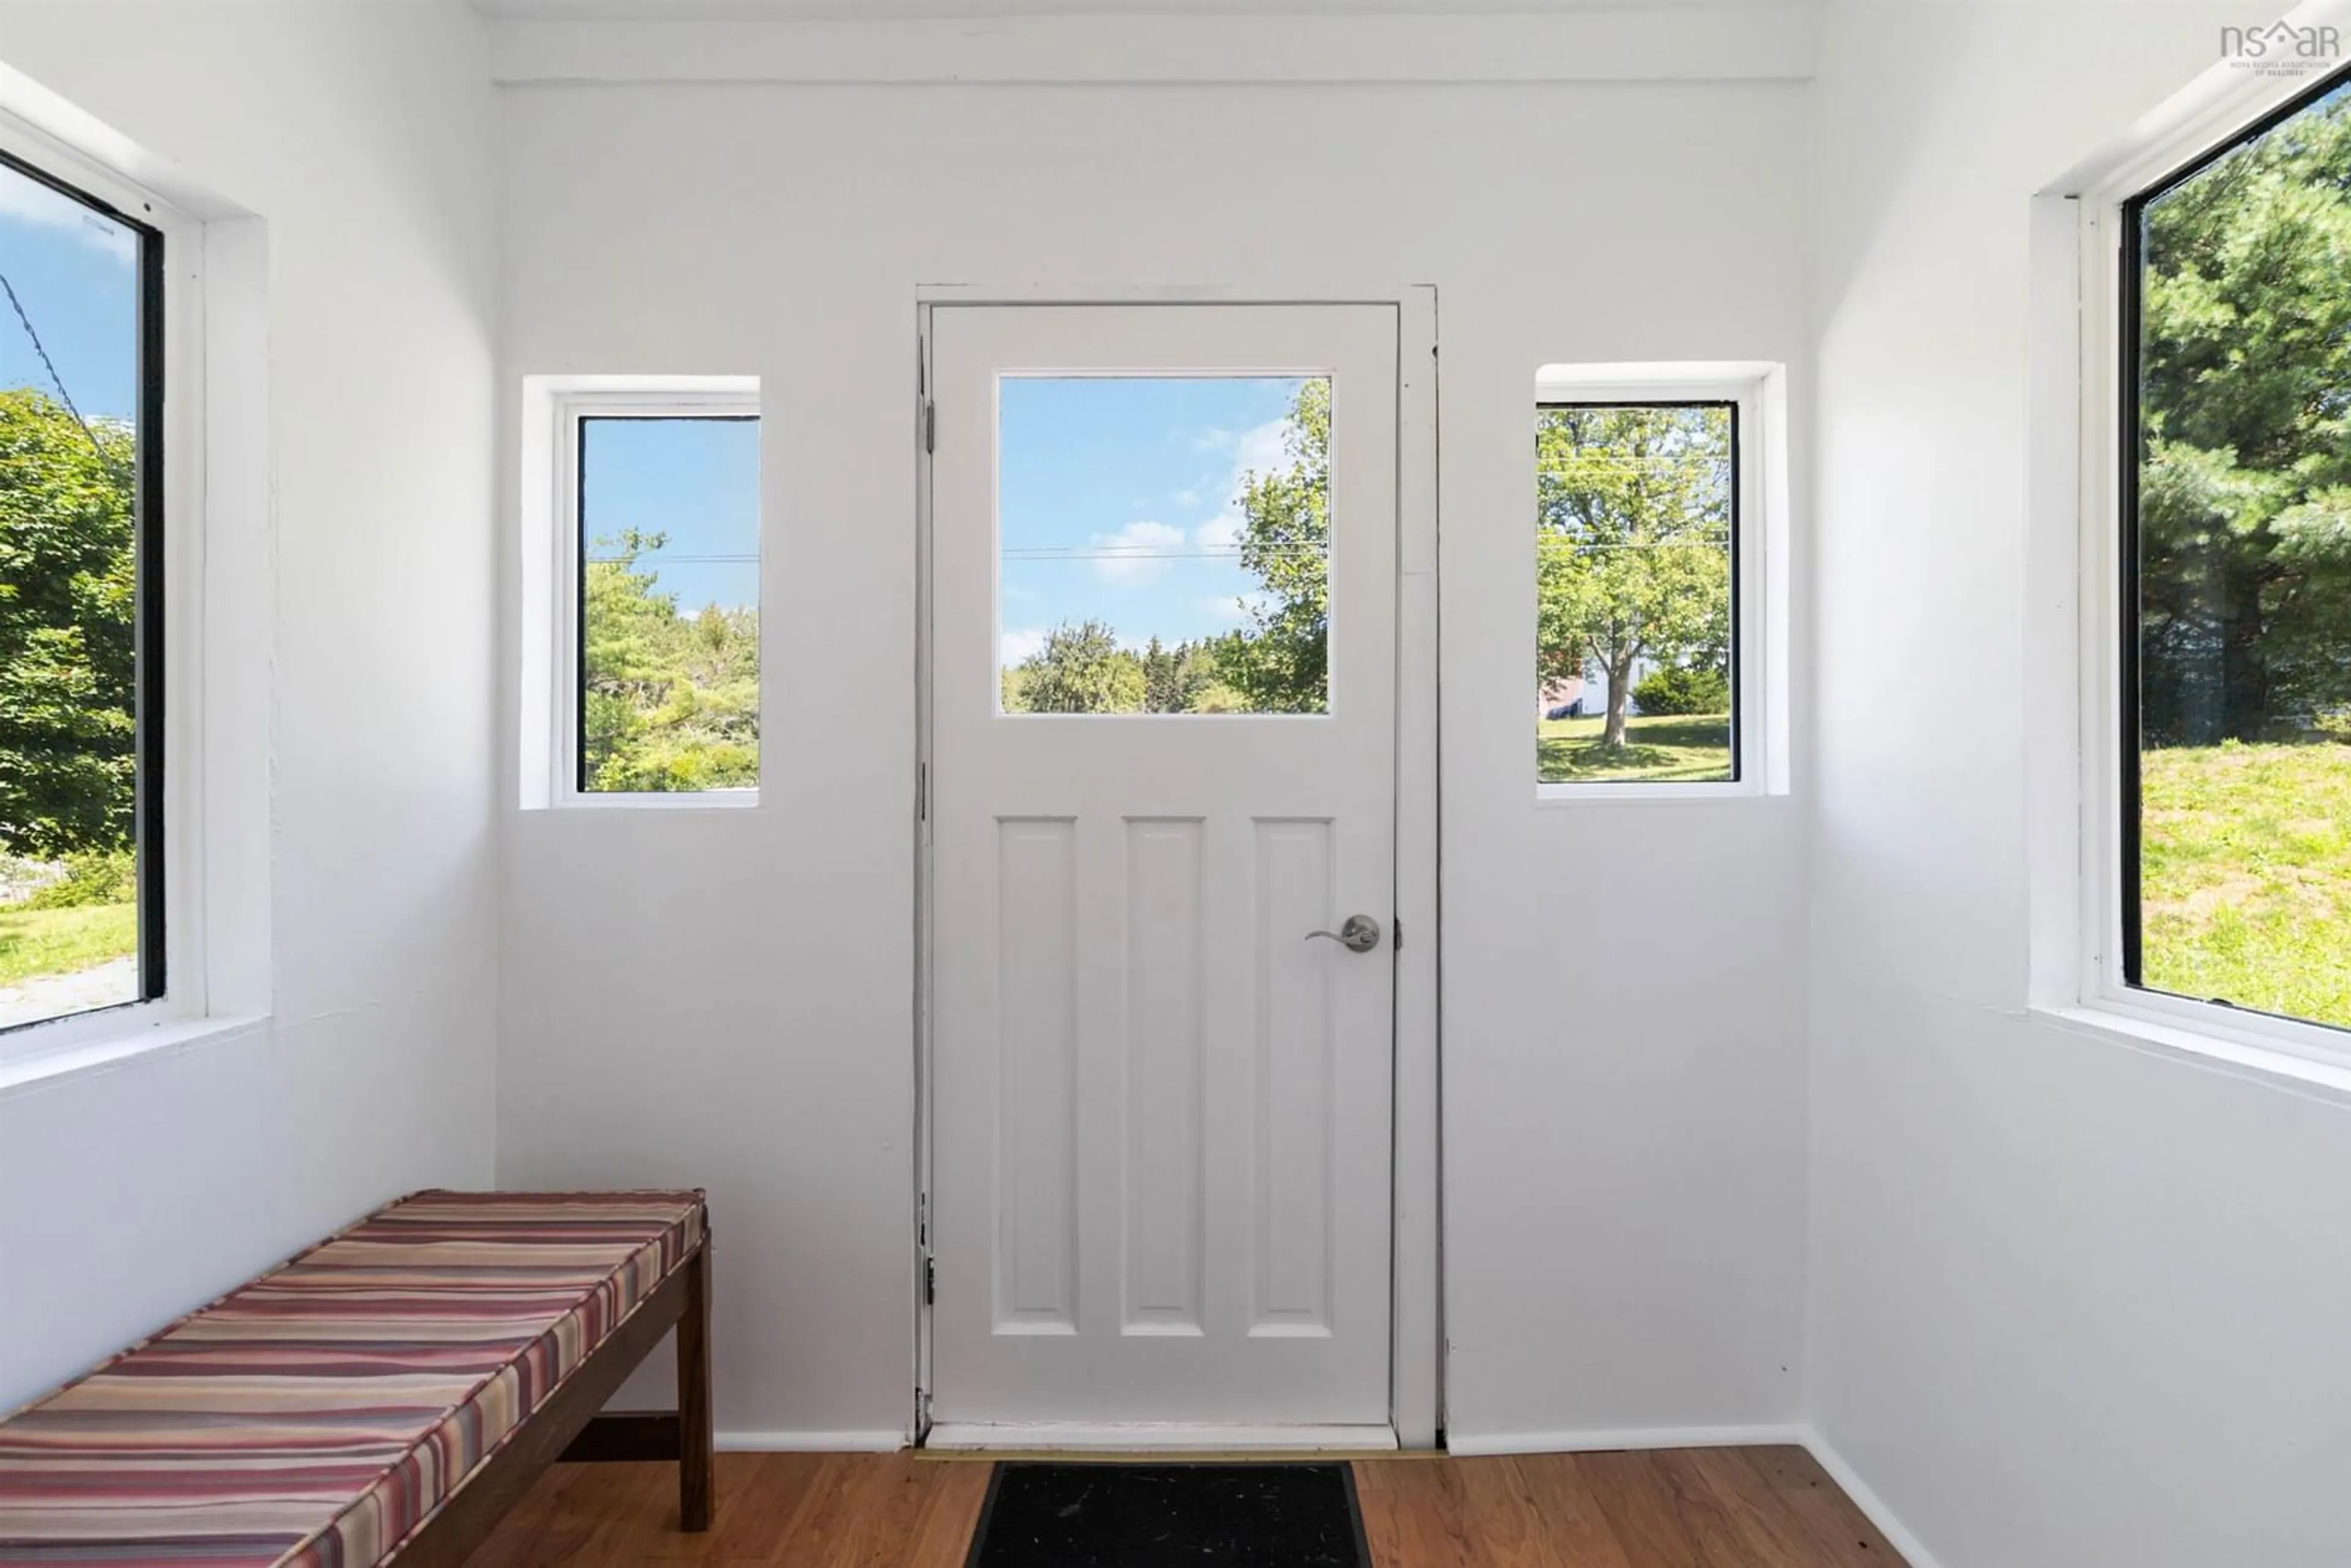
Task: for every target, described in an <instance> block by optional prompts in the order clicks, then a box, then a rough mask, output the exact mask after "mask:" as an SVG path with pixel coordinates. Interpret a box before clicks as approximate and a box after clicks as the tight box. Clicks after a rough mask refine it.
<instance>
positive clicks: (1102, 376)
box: [928, 305, 1397, 1444]
mask: <svg viewBox="0 0 2351 1568" xmlns="http://www.w3.org/2000/svg"><path fill="white" fill-rule="evenodd" d="M1396 334H1397V319H1396V312H1395V308H1393V307H1386V306H1354V305H1343V306H1342V305H1302V306H1301V305H1278V306H1277V305H1264V306H1221V305H1165V306H1158V305H1154V306H1082V307H1081V306H987V307H981V306H939V307H936V308H934V310H933V313H932V334H931V381H930V386H931V395H932V397H933V398H934V400H935V426H934V431H935V436H934V440H935V452H934V456H933V459H932V463H933V467H932V506H931V518H932V522H931V539H930V560H931V575H930V584H929V589H930V636H929V643H928V646H929V649H930V655H929V671H930V727H931V753H930V762H931V784H930V800H931V806H930V811H931V821H930V841H929V853H930V861H929V866H930V877H931V883H930V885H931V898H930V904H929V909H930V924H929V929H928V951H929V953H930V955H931V961H930V962H931V990H930V998H929V1009H930V1011H929V1018H930V1028H931V1039H932V1042H933V1044H932V1058H931V1061H932V1068H931V1072H932V1077H931V1104H932V1107H933V1110H932V1153H931V1181H930V1192H931V1204H932V1207H931V1231H930V1235H931V1245H932V1249H933V1259H934V1270H935V1274H934V1280H935V1299H934V1304H933V1306H932V1309H931V1312H932V1316H931V1341H930V1343H931V1353H932V1354H931V1362H930V1369H929V1377H930V1389H931V1393H932V1418H933V1420H934V1422H935V1427H934V1428H933V1440H934V1441H941V1442H956V1441H960V1442H989V1441H996V1442H1002V1443H1007V1444H1020V1443H1024V1442H1047V1441H1050V1442H1059V1443H1068V1442H1083V1441H1086V1440H1089V1438H1091V1437H1099V1438H1100V1439H1101V1440H1103V1441H1120V1440H1130V1439H1133V1438H1134V1437H1158V1438H1164V1439H1165V1440H1169V1441H1182V1440H1186V1438H1197V1439H1198V1440H1201V1441H1210V1442H1213V1441H1217V1440H1219V1439H1222V1440H1227V1441H1232V1442H1265V1441H1278V1440H1283V1439H1288V1438H1293V1437H1294V1438H1295V1439H1297V1440H1305V1441H1331V1442H1346V1441H1350V1440H1353V1441H1372V1442H1377V1441H1381V1440H1383V1439H1385V1438H1387V1437H1388V1427H1387V1423H1388V1420H1389V1396H1388V1385H1389V1303H1390V1261H1389V1241H1390V1215H1391V1197H1390V1155H1391V1134H1390V1097H1391V1092H1392V1072H1391V1048H1392V1032H1393V1030H1392V1023H1393V1009H1394V998H1395V962H1394V958H1393V925H1394V921H1393V911H1394V905H1395V646H1396V596H1395V586H1396V583H1395V559H1396V384H1397V359H1396ZM1154 639H1155V640H1156V642H1155V643H1154ZM1040 710H1043V711H1040ZM1351 916H1361V917H1362V919H1360V920H1358V921H1356V922H1355V925H1354V930H1355V932H1356V934H1357V938H1358V939H1357V940H1356V941H1355V942H1354V943H1353V945H1352V946H1351V945H1349V944H1347V943H1344V942H1343V941H1342V940H1340V939H1339V938H1338V937H1336V936H1328V935H1324V936H1318V935H1315V934H1316V933H1338V932H1341V931H1342V930H1343V928H1345V926H1346V925H1347V923H1348V921H1349V919H1350V917H1351ZM1146 1425H1147V1426H1149V1427H1153V1428H1155V1431H1154V1432H1153V1433H1149V1434H1137V1433H1135V1432H1134V1430H1133V1428H1134V1427H1138V1426H1146ZM1006 1427H1019V1428H1023V1429H1021V1430H1014V1431H1007V1430H1004V1429H1003V1428H1006ZM1349 1427H1352V1428H1354V1430H1353V1432H1348V1431H1344V1430H1338V1428H1349Z"/></svg>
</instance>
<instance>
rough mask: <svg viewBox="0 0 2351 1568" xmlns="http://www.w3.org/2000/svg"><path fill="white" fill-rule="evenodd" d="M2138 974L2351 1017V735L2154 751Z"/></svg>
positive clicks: (2146, 774)
mask: <svg viewBox="0 0 2351 1568" xmlns="http://www.w3.org/2000/svg"><path fill="white" fill-rule="evenodd" d="M2141 778H2142V785H2141V791H2140V792H2141V797H2142V800H2143V801H2144V803H2145V814H2144V818H2143V827H2142V830H2141V834H2140V839H2141V854H2140V861H2139V864H2140V877H2141V883H2140V892H2141V897H2142V900H2143V903H2142V905H2141V907H2142V909H2143V912H2144V914H2143V920H2144V925H2143V926H2142V930H2141V943H2140V967H2141V976H2140V977H2141V979H2142V980H2143V981H2144V982H2145V983H2146V984H2147V985H2148V986H2151V987H2154V988H2157V989H2158V990H2166V991H2176V992H2178V993H2179V994H2180V995H2182V996H2189V997H2203V998H2220V999H2221V1000H2225V1001H2230V1002H2233V1003H2235V1004H2236V1005H2237V1006H2239V1007H2241V1008H2258V1009H2261V1010H2262V1011H2263V1012H2274V1013H2289V1014H2292V1015H2293V1016H2294V1017H2296V1018H2304V1019H2316V1020H2318V1021H2319V1022H2322V1023H2332V1024H2338V1025H2341V1026H2344V1027H2346V1028H2351V745H2346V744H2340V743H2331V742H2319V743H2316V744H2314V745H2308V746H2240V745H2234V744H2231V745H2225V746H2215V747H2194V748H2187V747H2182V748H2179V749H2175V750H2168V751H2150V752H2148V753H2147V759H2146V763H2145V765H2144V767H2143V768H2142V769H2141Z"/></svg>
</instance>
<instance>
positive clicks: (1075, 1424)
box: [923, 1421, 1396, 1458]
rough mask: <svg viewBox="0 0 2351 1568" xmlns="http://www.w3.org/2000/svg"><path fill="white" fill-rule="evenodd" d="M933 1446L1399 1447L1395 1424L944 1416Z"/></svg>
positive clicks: (1242, 1451)
mask: <svg viewBox="0 0 2351 1568" xmlns="http://www.w3.org/2000/svg"><path fill="white" fill-rule="evenodd" d="M923 1444H924V1447H925V1448H934V1449H938V1448H947V1449H964V1450H969V1451H972V1452H993V1453H1002V1452H1004V1451H1006V1450H1008V1449H1014V1450H1019V1451H1021V1452H1024V1453H1056V1454H1060V1453H1068V1452H1071V1451H1073V1450H1075V1451H1081V1452H1086V1453H1099V1454H1102V1455H1104V1456H1107V1455H1111V1454H1166V1453H1181V1454H1186V1455H1190V1456H1192V1457H1195V1458H1197V1457H1200V1456H1201V1455H1203V1454H1207V1453H1215V1454H1233V1455H1264V1454H1267V1453H1282V1454H1286V1455H1299V1454H1306V1453H1366V1452H1375V1451H1379V1450H1382V1449H1393V1448H1395V1446H1396V1435H1395V1427H1392V1426H1390V1425H1388V1424H1387V1423H1386V1422H1381V1423H1379V1424H1377V1425H1375V1426H1374V1425H1365V1426H1295V1427H1285V1426H1236V1425H1230V1424H1226V1423H1221V1422H1213V1421H1199V1422H1191V1421H1131V1422H1107V1421H1040V1422H1010V1421H1008V1422H990V1421H939V1422H935V1423H934V1424H933V1425H932V1427H931V1430H930V1435H929V1436H928V1437H925V1438H924V1440H923Z"/></svg>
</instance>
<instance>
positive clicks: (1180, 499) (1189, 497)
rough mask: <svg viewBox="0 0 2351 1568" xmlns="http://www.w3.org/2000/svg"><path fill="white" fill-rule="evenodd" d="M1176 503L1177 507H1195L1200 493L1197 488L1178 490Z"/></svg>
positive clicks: (1198, 502) (1198, 501)
mask: <svg viewBox="0 0 2351 1568" xmlns="http://www.w3.org/2000/svg"><path fill="white" fill-rule="evenodd" d="M1175 504H1176V505H1177V506H1179V507H1196V506H1198V505H1199V504H1200V493H1199V492H1198V491H1197V490H1178V491H1176V492H1175Z"/></svg>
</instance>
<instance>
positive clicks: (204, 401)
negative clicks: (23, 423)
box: [0, 66, 275, 1091]
mask: <svg viewBox="0 0 2351 1568" xmlns="http://www.w3.org/2000/svg"><path fill="white" fill-rule="evenodd" d="M0 149H5V151H6V152H8V153H9V154H10V155H11V156H12V157H14V158H16V159H17V160H18V161H20V162H25V163H27V164H30V165H32V166H34V167H36V168H38V169H41V170H43V171H44V172H47V173H49V174H51V175H53V176H55V177H56V178H57V179H58V180H60V181H62V182H64V183H67V184H68V185H71V186H74V187H76V188H77V189H78V190H80V191H82V192H84V193H87V194H89V195H91V196H94V197H96V198H98V199H99V200H100V201H103V202H106V203H108V204H110V205H112V206H114V207H115V208H117V209H118V210H120V211H121V212H123V213H126V214H131V215H133V216H135V217H137V218H138V219H139V220H140V221H141V222H142V223H145V224H147V225H149V226H150V227H152V228H153V229H154V230H155V231H156V232H157V233H158V234H159V235H161V236H162V246H163V266H162V271H163V297H162V310H163V415H162V429H161V431H160V432H159V433H158V434H160V435H161V437H162V450H163V472H162V505H163V516H162V530H163V537H162V548H161V551H160V555H161V560H162V581H161V582H160V583H153V584H150V585H149V588H150V591H160V592H162V595H163V599H164V606H163V637H162V656H163V674H162V702H163V720H162V769H163V784H162V819H163V843H162V851H161V852H162V862H163V863H162V878H163V897H162V904H163V909H162V919H163V925H164V930H165V943H164V988H163V992H162V995H161V996H159V997H156V998H151V999H148V1000H144V1001H139V1002H130V1003H123V1004H120V1005H117V1006H112V1007H106V1008H99V1009H90V1010H87V1011H83V1012H78V1013H70V1014H68V1015H66V1016H64V1017H62V1018H57V1019H45V1020H41V1021H37V1022H32V1023H26V1024H21V1025H17V1026H15V1027H12V1028H9V1029H6V1030H0V1091H6V1090H13V1089H15V1088H16V1087H18V1086H20V1085H23V1084H26V1083H31V1082H39V1081H42V1080H46V1079H49V1078H53V1077H56V1076H58V1075H61V1074H66V1073H70V1072H75V1071H84V1070H87V1069H89V1068H93V1067H98V1066H102V1065H104V1064H106V1063H109V1062H111V1061H118V1060H120V1059H121V1058H123V1057H125V1056H128V1055H131V1054H135V1053H137V1052H141V1051H148V1050H153V1049H159V1048H164V1047H179V1046H184V1045H188V1044H193V1043H194V1042H195V1041H197V1040H202V1039H207V1038H214V1037H225V1036H227V1035H231V1034H237V1033H244V1032H247V1031H249V1030H253V1029H255V1028H257V1027H259V1026H260V1025H261V1024H262V1022H263V1021H264V1019H266V1014H267V1011H268V1009H269V1006H270V987H271V977H270V946H271V931H270V917H269V873H268V864H269V845H268V834H269V789H270V762H269V755H270V741H269V727H270V720H269V692H268V677H269V667H270V658H269V647H270V641H271V627H272V624H273V612H274V593H275V590H274V572H273V570H272V550H271V546H270V542H269V541H270V536H271V533H272V531H273V530H272V519H271V515H270V502H269V479H268V435H267V417H268V415H267V407H268V399H267V379H266V378H267V369H266V365H267V360H266V314H267V300H266V279H267V236H266V230H265V228H264V225H262V223H261V221H260V220H259V219H257V218H255V217H253V216H252V214H248V213H246V212H244V211H243V210H242V209H239V208H237V207H235V206H234V205H233V204H229V203H226V202H225V201H222V200H220V199H219V198H217V197H214V196H213V195H211V194H210V193H207V192H205V191H204V190H202V189H201V188H200V187H198V186H196V185H194V184H193V183H190V182H188V181H187V180H186V179H185V177H184V176H183V175H181V174H179V173H178V172H176V171H173V170H172V169H171V167H170V166H169V165H168V164H165V163H162V162H160V161H158V160H156V159H154V158H153V157H152V154H148V153H146V152H143V150H141V149H139V148H138V147H136V146H135V145H134V144H132V143H131V142H130V141H127V140H126V139H124V138H122V137H121V136H120V134H119V133H116V132H114V131H110V130H109V129H108V128H107V127H105V126H103V125H102V124H100V123H99V121H97V120H93V119H91V118H90V117H89V116H88V115H87V114H85V113H83V112H82V111H80V110H77V109H75V108H74V107H73V106H72V105H70V104H68V103H67V102H66V101H65V100H63V99H59V98H57V96H56V95H55V94H53V93H51V92H49V91H47V89H43V88H41V87H40V86H39V85H38V84H37V83H34V82H32V81H30V80H29V79H28V78H25V77H23V76H21V75H20V74H18V73H16V72H15V71H13V70H11V69H9V68H6V67H5V66H0ZM10 325H11V326H12V327H13V323H11V324H10Z"/></svg>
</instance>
